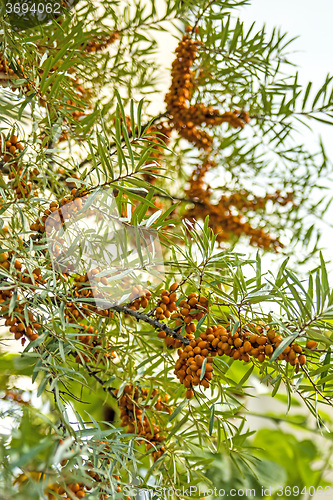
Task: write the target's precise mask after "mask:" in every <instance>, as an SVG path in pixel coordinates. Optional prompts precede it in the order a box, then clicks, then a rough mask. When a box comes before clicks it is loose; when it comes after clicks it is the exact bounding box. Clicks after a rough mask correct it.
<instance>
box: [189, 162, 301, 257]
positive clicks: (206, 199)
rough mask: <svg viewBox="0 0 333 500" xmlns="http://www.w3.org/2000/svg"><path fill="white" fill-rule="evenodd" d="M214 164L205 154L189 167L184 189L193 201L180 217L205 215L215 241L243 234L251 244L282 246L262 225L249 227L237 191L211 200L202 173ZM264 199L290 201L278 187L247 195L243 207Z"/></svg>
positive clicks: (253, 208)
mask: <svg viewBox="0 0 333 500" xmlns="http://www.w3.org/2000/svg"><path fill="white" fill-rule="evenodd" d="M215 165H216V164H215V162H213V161H211V160H209V159H208V158H206V159H205V160H204V162H203V163H202V165H200V166H199V167H197V168H196V169H195V170H194V171H193V173H192V175H191V177H190V179H189V187H188V188H187V189H186V190H185V193H186V195H187V196H188V198H189V199H191V200H193V202H194V203H193V206H192V207H191V208H189V209H188V210H187V211H186V212H185V214H184V215H183V217H184V218H186V219H189V220H190V221H197V220H198V219H203V220H204V219H205V218H206V217H207V216H209V225H210V227H211V228H212V230H213V231H214V233H216V234H217V238H216V239H217V242H218V243H222V242H223V241H228V240H229V239H230V238H232V237H235V236H236V237H240V236H241V235H243V234H244V235H246V236H249V237H250V244H251V245H256V246H258V247H260V248H264V249H265V250H268V249H273V250H274V251H278V249H279V248H282V247H283V244H282V243H281V242H280V241H279V240H278V239H277V238H273V237H272V236H271V235H270V234H269V233H267V232H266V231H265V230H264V229H262V228H256V227H253V226H252V225H251V224H250V223H249V222H248V221H247V220H246V219H245V216H244V215H243V214H242V213H241V206H243V205H241V195H238V196H237V193H235V194H233V195H231V196H230V197H229V198H227V197H226V196H224V195H222V196H221V198H220V200H219V201H218V202H217V203H216V202H215V201H212V200H211V195H212V189H211V187H210V186H209V185H207V184H206V183H205V181H204V176H205V174H206V172H207V171H208V170H209V169H210V168H213V167H214V166H215ZM244 197H245V195H244ZM268 200H271V201H276V202H277V203H280V204H286V203H289V202H291V201H292V196H291V194H290V193H288V194H287V195H286V197H283V196H281V193H280V192H279V191H276V193H274V194H267V195H266V197H265V198H253V200H251V199H248V198H247V199H245V201H244V207H245V208H246V209H252V210H256V209H259V208H260V207H261V206H262V205H263V204H264V205H265V204H266V202H267V201H268ZM232 207H235V208H237V209H238V211H239V213H238V214H236V213H235V211H234V209H232Z"/></svg>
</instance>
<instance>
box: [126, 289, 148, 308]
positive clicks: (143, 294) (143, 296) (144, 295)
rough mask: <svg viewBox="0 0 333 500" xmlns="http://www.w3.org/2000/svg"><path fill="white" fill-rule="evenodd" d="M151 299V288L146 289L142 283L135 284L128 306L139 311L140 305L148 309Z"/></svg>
mask: <svg viewBox="0 0 333 500" xmlns="http://www.w3.org/2000/svg"><path fill="white" fill-rule="evenodd" d="M150 299H151V292H150V291H149V290H146V289H145V288H143V287H142V286H141V285H135V286H134V287H133V288H132V292H131V295H130V296H129V300H130V301H131V304H130V305H129V306H128V308H129V309H132V310H133V311H138V310H139V309H140V307H142V308H143V309H146V307H147V306H148V303H149V301H150Z"/></svg>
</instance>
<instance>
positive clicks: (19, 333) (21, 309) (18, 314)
mask: <svg viewBox="0 0 333 500" xmlns="http://www.w3.org/2000/svg"><path fill="white" fill-rule="evenodd" d="M12 260H13V254H12V253H9V252H3V253H1V254H0V272H1V268H3V269H5V270H6V271H9V270H10V268H11V266H12V265H13V266H14V268H15V270H16V271H17V272H16V278H17V280H19V281H21V282H22V283H29V284H33V285H34V286H38V283H39V282H43V280H42V278H41V271H40V269H38V268H36V269H34V270H33V272H32V277H31V276H30V274H29V273H28V271H27V270H25V271H23V272H20V270H21V268H22V263H21V262H20V261H19V260H17V259H16V260H15V261H13V263H12ZM13 293H14V291H13V289H12V288H8V289H4V290H1V292H0V304H2V305H1V314H2V316H3V318H4V319H5V325H6V326H9V327H10V331H11V332H12V333H13V334H14V337H15V339H16V340H19V339H21V342H22V345H24V343H25V340H26V339H25V337H26V338H28V339H29V340H30V341H33V340H36V339H37V337H38V334H37V333H36V330H38V329H39V328H41V325H40V323H38V322H37V320H36V318H35V317H34V315H33V314H32V313H31V312H30V311H28V312H27V315H28V322H27V319H26V316H25V305H24V304H18V305H16V306H15V308H14V310H13V311H12V312H11V314H9V302H10V299H11V298H12V296H13ZM17 299H19V297H17Z"/></svg>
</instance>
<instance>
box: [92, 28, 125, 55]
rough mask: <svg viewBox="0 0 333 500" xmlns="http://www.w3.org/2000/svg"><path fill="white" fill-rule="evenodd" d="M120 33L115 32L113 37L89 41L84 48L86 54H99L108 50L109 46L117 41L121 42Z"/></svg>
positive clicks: (95, 38)
mask: <svg viewBox="0 0 333 500" xmlns="http://www.w3.org/2000/svg"><path fill="white" fill-rule="evenodd" d="M119 38H120V34H119V31H113V32H112V33H111V35H109V36H107V37H102V36H98V35H97V36H95V37H94V38H92V39H91V40H89V41H88V43H87V44H86V45H84V46H83V48H84V50H85V51H86V52H89V53H90V52H99V51H100V50H104V49H106V48H107V47H108V46H109V45H111V44H113V43H114V42H115V41H116V40H119Z"/></svg>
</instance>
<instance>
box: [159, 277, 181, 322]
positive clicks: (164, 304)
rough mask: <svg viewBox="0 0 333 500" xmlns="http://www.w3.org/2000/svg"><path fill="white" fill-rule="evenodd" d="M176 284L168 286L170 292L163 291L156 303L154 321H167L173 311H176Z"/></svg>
mask: <svg viewBox="0 0 333 500" xmlns="http://www.w3.org/2000/svg"><path fill="white" fill-rule="evenodd" d="M178 286H179V285H178V283H173V284H172V285H171V286H170V291H168V290H163V292H162V293H161V300H160V301H159V302H158V304H157V307H156V309H155V316H156V319H158V320H159V321H163V320H164V319H166V318H167V319H169V318H170V317H171V314H172V313H173V312H174V311H177V309H178V307H177V305H176V300H177V294H176V290H177V288H178Z"/></svg>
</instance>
